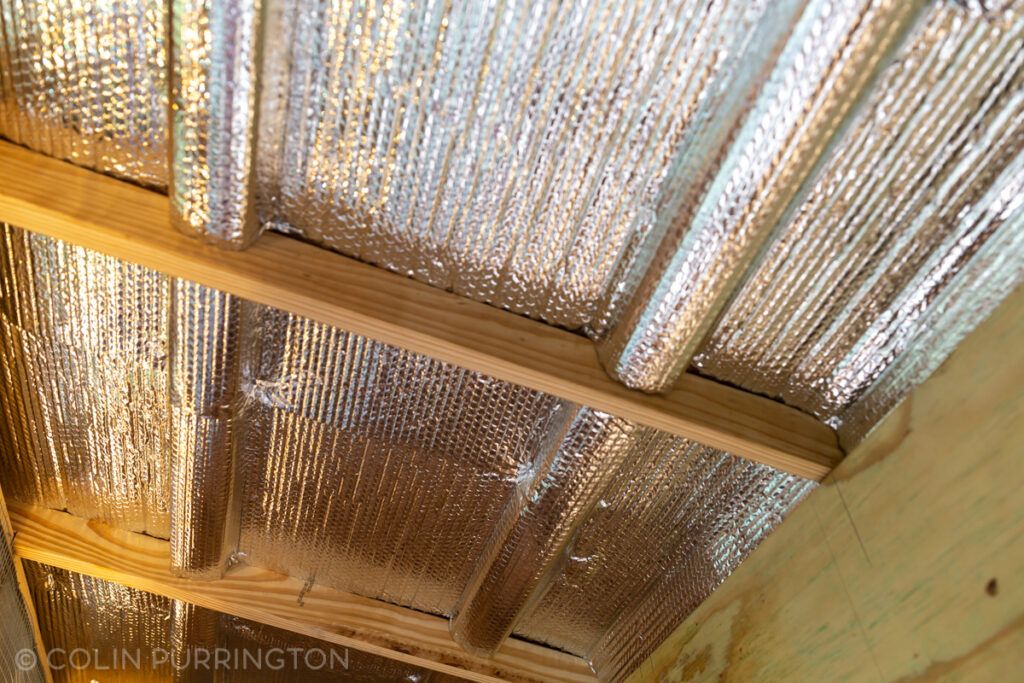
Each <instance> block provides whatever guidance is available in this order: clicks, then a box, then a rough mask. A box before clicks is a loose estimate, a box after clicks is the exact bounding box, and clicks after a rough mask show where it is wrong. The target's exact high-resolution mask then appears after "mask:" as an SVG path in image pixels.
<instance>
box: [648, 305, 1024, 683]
mask: <svg viewBox="0 0 1024 683" xmlns="http://www.w3.org/2000/svg"><path fill="white" fill-rule="evenodd" d="M1022 579H1024V288H1020V289H1018V291H1017V292H1016V293H1014V294H1013V295H1011V296H1010V297H1009V298H1008V299H1007V300H1006V301H1005V302H1004V303H1003V305H1002V306H1001V307H1000V308H999V309H997V311H996V312H995V313H994V314H993V315H992V317H991V318H990V319H989V320H987V321H986V322H985V323H983V324H982V325H981V326H979V328H978V329H977V330H975V331H974V333H972V334H971V335H970V336H968V338H967V339H966V340H965V341H964V342H963V343H962V344H961V345H960V347H959V348H958V349H957V350H956V351H955V352H954V353H953V354H952V355H951V356H950V358H949V359H948V360H947V361H946V363H945V364H943V366H942V367H941V368H940V369H939V370H938V371H937V372H936V373H935V374H934V375H933V376H932V377H931V378H930V379H929V380H928V381H927V382H925V383H924V384H922V385H921V386H920V387H918V388H917V389H916V390H915V391H913V392H912V393H911V395H910V396H909V397H908V398H907V399H906V400H904V401H903V403H902V404H901V405H900V406H899V407H898V408H897V409H896V410H895V412H894V413H892V414H891V415H889V416H888V417H887V418H886V419H885V420H884V421H883V422H882V423H881V424H880V425H879V427H878V428H877V429H876V430H875V431H874V432H873V433H872V434H871V435H869V436H868V438H867V439H866V440H865V441H864V442H863V443H862V444H861V445H859V446H858V447H857V448H855V449H854V450H853V451H852V452H851V453H850V455H849V456H848V457H847V459H846V460H845V461H844V462H843V463H842V464H841V465H840V466H839V467H838V468H837V469H836V470H835V471H834V472H833V473H832V474H831V475H830V476H829V477H828V478H827V479H826V480H825V482H824V484H823V485H822V486H821V487H820V488H819V489H818V490H816V491H815V492H814V493H812V494H811V495H810V496H809V497H808V499H807V500H806V501H804V502H803V503H802V504H801V505H800V506H799V507H798V508H797V509H796V510H795V511H794V512H793V513H792V514H791V515H790V516H789V518H787V520H786V521H785V523H783V524H782V526H781V527H780V528H779V529H778V530H776V531H775V533H774V534H772V535H771V536H770V537H768V538H767V539H766V540H765V542H764V543H763V544H762V545H761V546H760V547H759V548H758V549H757V550H756V551H754V553H752V554H751V556H750V557H749V558H747V560H746V561H745V562H744V563H743V564H742V565H741V566H740V567H739V569H738V570H737V571H736V572H735V573H734V574H733V575H732V576H730V577H729V579H728V580H726V582H725V583H724V584H723V585H722V586H721V587H720V588H719V589H718V590H717V591H716V592H715V593H713V594H712V595H711V597H710V598H708V600H707V601H706V602H705V603H704V604H702V605H701V606H700V607H699V608H697V610H696V611H695V612H694V613H693V614H692V615H691V616H690V617H689V618H688V619H687V620H686V621H685V622H684V623H683V624H682V625H681V626H679V628H678V629H676V631H675V632H674V633H673V634H672V635H671V636H670V637H669V638H668V639H667V640H666V641H665V642H664V643H663V644H662V645H661V646H660V647H659V648H658V649H657V650H656V651H655V653H654V654H653V656H651V657H650V658H649V659H648V660H647V661H646V662H645V663H644V664H643V665H641V666H640V667H639V669H638V670H637V671H636V672H634V674H633V676H632V679H631V680H633V681H680V680H687V681H689V680H721V681H733V680H735V681H745V680H751V679H754V678H758V679H769V680H803V681H838V680H843V681H861V680H864V681H872V682H875V681H890V680H909V679H913V680H937V679H940V678H942V679H945V678H949V679H956V680H978V681H998V680H1018V679H1019V678H1020V674H1021V664H1022V660H1021V654H1020V653H1021V651H1024V581H1022Z"/></svg>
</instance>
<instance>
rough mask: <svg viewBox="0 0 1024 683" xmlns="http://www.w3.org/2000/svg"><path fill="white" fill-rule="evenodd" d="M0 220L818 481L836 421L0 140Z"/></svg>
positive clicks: (831, 461)
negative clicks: (212, 238)
mask: <svg viewBox="0 0 1024 683" xmlns="http://www.w3.org/2000/svg"><path fill="white" fill-rule="evenodd" d="M0 221H4V222H7V223H10V224H11V225H14V226H17V227H19V228H24V229H27V230H31V231H33V232H38V233H42V234H45V235H48V236H50V237H54V238H57V239H60V240H65V241H67V242H70V243H73V244H77V245H81V246H84V247H87V248H89V249H93V250H95V251H98V252H101V253H105V254H109V255H111V256H115V257H117V258H120V259H123V260H126V261H130V262H134V263H138V264H140V265H143V266H146V267H149V268H153V269H155V270H158V271H160V272H163V273H167V274H169V275H173V276H176V277H181V278H185V279H188V280H192V281H195V282H199V283H200V284H203V285H207V286H209V287H213V288H216V289H220V290H223V291H226V292H230V293H231V294H234V295H237V296H239V297H242V298H245V299H248V300H250V301H255V302H258V303H262V304H267V305H270V306H275V307H277V308H281V309H284V310H287V311H290V312H292V313H296V314H299V315H303V316H306V317H309V318H311V319H313V320H317V321H319V322H324V323H328V324H330V325H334V326H337V327H339V328H341V329H344V330H347V331H350V332H354V333H356V334H360V335H364V336H366V337H370V338H372V339H376V340H379V341H381V342H384V343H387V344H392V345H395V346H399V347H402V348H406V349H409V350H410V351H414V352H416V353H422V354H425V355H428V356H432V357H434V358H438V359H440V360H442V361H445V362H448V363H452V364H455V365H459V366H461V367H464V368H468V369H470V370H475V371H478V372H482V373H485V374H487V375H490V376H492V377H495V378H497V379H500V380H505V381H508V382H513V383H516V384H519V385H522V386H526V387H529V388H531V389H535V390H538V391H543V392H546V393H549V394H552V395H555V396H559V397H561V398H564V399H568V400H570V401H574V402H576V403H580V404H583V405H587V406H590V407H593V408H596V409H598V410H602V411H605V412H608V413H611V414H614V415H617V416H620V417H623V418H627V419H630V420H633V421H636V422H639V423H641V424H644V425H648V426H651V427H656V428H658V429H662V430H665V431H667V432H670V433H673V434H676V435H679V436H684V437H687V438H691V439H694V440H696V441H700V442H701V443H704V444H707V445H709V446H713V447H715V448H721V449H723V450H726V451H729V452H731V453H734V454H736V455H739V456H742V457H745V458H748V459H750V460H754V461H757V462H762V463H766V464H769V465H772V466H774V467H777V468H779V469H782V470H785V471H788V472H792V473H794V474H798V475H801V476H804V477H808V478H811V479H815V480H820V479H821V478H822V477H824V476H825V475H826V474H827V473H828V472H829V471H830V470H831V469H832V468H833V467H834V466H835V465H836V464H837V463H838V462H839V461H840V460H841V458H842V453H841V451H840V449H839V447H838V444H837V440H836V435H835V433H834V432H833V431H832V430H831V429H830V428H828V427H827V426H826V425H824V424H822V423H821V422H819V421H818V420H815V419H814V418H813V417H811V416H809V415H806V414H804V413H801V412H800V411H798V410H794V409H792V408H788V407H786V406H784V405H782V404H781V403H777V402H775V401H771V400H769V399H766V398H763V397H760V396H756V395H754V394H751V393H748V392H744V391H741V390H738V389H734V388H732V387H728V386H725V385H722V384H719V383H717V382H713V381H711V380H707V379H704V378H701V377H698V376H696V375H692V374H684V375H683V377H682V378H681V379H680V380H679V383H678V384H677V386H676V388H675V390H674V391H672V392H671V393H670V394H668V395H665V396H654V395H649V394H644V393H641V392H637V391H632V390H630V389H627V388H626V387H624V386H623V385H622V384H620V383H619V382H617V381H615V380H613V379H611V378H610V377H609V376H608V375H607V374H606V373H605V372H604V370H603V369H602V368H601V366H600V364H599V362H598V359H597V354H596V353H595V351H594V348H593V345H592V343H591V342H590V341H589V340H588V339H586V338H585V337H582V336H580V335H577V334H573V333H571V332H568V331H565V330H562V329H559V328H556V327H553V326H550V325H546V324H543V323H540V322H536V321H533V320H529V319H527V318H524V317H522V316H518V315H515V314H513V313H509V312H507V311H502V310H499V309H497V308H495V307H492V306H488V305H486V304H482V303H478V302H475V301H471V300H469V299H466V298H464V297H460V296H457V295H455V294H451V293H448V292H445V291H442V290H440V289H436V288H433V287H429V286H427V285H423V284H421V283H418V282H415V281H413V280H411V279H408V278H405V277H402V276H400V275H396V274H394V273H390V272H388V271H385V270H384V269H381V268H377V267H374V266H369V265H365V264H362V263H359V262H357V261H354V260H351V259H348V258H345V257H344V256H341V255H339V254H336V253H333V252H330V251H328V250H326V249H321V248H319V247H316V246H313V245H309V244H305V243H303V242H301V241H299V240H296V239H292V238H289V237H286V236H283V235H279V234H276V233H269V234H266V235H264V236H263V237H261V238H260V239H259V240H258V241H257V242H256V244H255V245H254V246H252V247H251V248H249V249H247V250H245V251H241V252H229V251H224V250H220V249H217V248H215V247H213V246H208V245H204V244H201V243H200V242H198V241H196V240H194V239H192V238H189V237H187V236H185V235H183V234H181V233H179V232H178V231H176V230H174V229H173V228H172V227H171V223H170V212H169V206H168V199H167V197H166V196H164V195H161V194H158V193H155V192H151V191H148V190H145V189H142V188H140V187H137V186H134V185H131V184H129V183H126V182H122V181H118V180H115V179H112V178H108V177H105V176H103V175H100V174H98V173H93V172H91V171H87V170H84V169H81V168H77V167H75V166H73V165H71V164H68V163H65V162H61V161H57V160H54V159H50V158H48V157H45V156H43V155H41V154H36V153H33V152H30V151H28V150H25V149H23V148H20V147H17V146H15V145H12V144H10V143H2V142H0Z"/></svg>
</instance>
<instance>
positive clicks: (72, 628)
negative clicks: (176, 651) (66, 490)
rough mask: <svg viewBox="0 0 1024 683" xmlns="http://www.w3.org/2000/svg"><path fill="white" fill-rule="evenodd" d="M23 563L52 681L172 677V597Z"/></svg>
mask: <svg viewBox="0 0 1024 683" xmlns="http://www.w3.org/2000/svg"><path fill="white" fill-rule="evenodd" d="M24 565H25V574H26V580H27V582H28V586H29V590H30V591H31V593H32V601H33V602H34V603H35V608H36V616H37V618H38V619H39V631H40V634H41V635H42V638H43V642H44V643H45V644H46V647H47V650H48V651H49V652H50V653H51V654H50V657H51V659H50V661H51V663H52V664H53V666H52V667H51V671H52V673H53V674H54V681H55V683H58V682H59V683H94V681H99V680H102V681H104V683H108V682H109V683H119V682H121V681H124V682H125V683H128V682H129V681H130V682H132V683H136V682H139V681H142V682H146V683H149V682H152V683H166V682H167V681H168V680H170V679H171V670H170V662H169V653H170V649H169V646H170V630H171V623H172V622H171V619H170V616H171V600H170V599H168V598H164V597H161V596H157V595H152V594H151V593H146V592H143V591H140V590H135V589H134V588H128V587H127V586H122V585H120V584H117V583H111V582H109V581H104V580H102V579H95V578H93V577H91V576H84V575H82V574H76V573H74V572H70V571H67V570H64V569H57V568H55V567H50V566H48V565H43V564H37V563H35V562H25V563H24ZM164 653H167V655H168V657H167V658H165V657H164V656H163V654H164ZM126 655H127V658H128V659H127V661H126V660H125V656H126Z"/></svg>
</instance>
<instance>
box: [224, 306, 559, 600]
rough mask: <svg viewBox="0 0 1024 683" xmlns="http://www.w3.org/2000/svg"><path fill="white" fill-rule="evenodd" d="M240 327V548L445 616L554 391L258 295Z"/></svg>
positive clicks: (298, 571)
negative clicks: (362, 333) (264, 301)
mask: <svg viewBox="0 0 1024 683" xmlns="http://www.w3.org/2000/svg"><path fill="white" fill-rule="evenodd" d="M243 335H244V341H243V344H242V348H243V369H242V373H243V380H242V382H243V388H242V389H243V394H244V399H243V400H244V402H245V411H246V412H245V418H244V422H245V425H246V428H245V431H246V433H245V437H244V439H243V441H242V443H241V445H240V447H239V454H238V470H239V472H240V479H241V488H242V491H243V492H244V493H243V497H242V503H241V539H240V542H239V549H240V552H241V553H242V554H243V557H244V558H245V559H246V560H247V561H248V562H250V563H252V564H257V565H261V566H267V567H271V568H274V569H278V570H282V571H285V572H286V573H288V574H291V575H293V576H300V577H303V578H308V579H309V580H310V581H313V580H315V581H316V582H317V583H321V584H326V585H330V586H335V587H337V588H342V589H344V590H348V591H351V592H355V593H359V594H362V595H369V596H373V597H379V598H383V599H385V600H389V601H391V602H395V603H398V604H403V605H407V606H410V607H414V608H416V609H419V610H423V611H427V612H434V613H439V614H450V613H451V611H452V609H453V606H454V603H455V600H456V599H457V598H458V597H459V595H460V593H461V591H462V589H463V587H464V586H465V584H466V582H467V581H468V580H469V574H470V572H471V570H472V569H473V566H474V563H475V561H476V559H477V557H478V556H479V555H480V554H481V553H482V552H483V548H484V545H485V543H486V542H487V540H488V537H489V535H490V532H491V529H492V528H493V527H494V526H495V524H496V523H497V522H498V519H499V517H500V515H501V513H502V510H503V509H504V508H505V506H506V505H507V504H508V501H509V500H510V499H511V498H512V497H513V496H514V494H515V493H516V492H517V491H518V490H519V487H521V486H524V485H526V483H527V482H528V481H529V478H530V476H531V475H532V472H533V469H534V468H533V462H534V459H535V457H536V453H537V443H538V440H539V439H540V438H542V436H543V434H544V433H545V430H546V425H547V423H548V422H550V421H551V419H552V417H551V415H552V413H553V412H554V411H555V409H556V408H557V407H558V406H559V404H560V401H558V400H557V399H555V398H553V397H551V396H547V395H545V394H540V393H537V392H534V391H531V390H527V389H524V388H521V387H517V386H515V385H511V384H507V383H504V382H499V381H496V380H493V379H490V378H488V377H486V376H484V375H480V374H478V373H474V372H469V371H466V370H462V369H459V368H456V367H453V366H451V365H447V364H445V363H441V362H438V361H435V360H433V359H430V358H427V357H424V356H419V355H416V354H412V353H409V352H407V351H403V350H400V349H397V348H394V347H390V346H387V345H384V344H380V343H377V342H373V341H370V340H368V339H365V338H362V337H358V336H356V335H351V334H347V333H345V332H342V331H340V330H337V329H334V328H331V327H329V326H325V325H321V324H318V323H314V322H311V321H309V320H306V319H303V318H300V317H297V316H293V315H290V314H287V313H283V312H280V311H277V310H274V309H269V308H266V307H262V306H251V307H249V308H248V309H247V312H246V317H245V323H244V325H243Z"/></svg>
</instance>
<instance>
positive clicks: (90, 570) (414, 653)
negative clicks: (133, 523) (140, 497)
mask: <svg viewBox="0 0 1024 683" xmlns="http://www.w3.org/2000/svg"><path fill="white" fill-rule="evenodd" d="M9 512H10V518H11V522H12V523H13V525H14V530H15V532H16V533H15V536H14V551H15V553H16V555H17V556H18V557H19V558H22V559H26V560H32V561H35V562H40V563H43V564H47V565H50V566H53V567H59V568H61V569H67V570H69V571H73V572H78V573H80V574H86V575H88V576H93V577H96V578H100V579H105V580H108V581H113V582H116V583H119V584H122V585H125V586H129V587H131V588H136V589H139V590H143V591H148V592H150V593H155V594H157V595H163V596H165V597H168V598H172V599H176V600H182V601H185V602H189V603H192V604H194V605H199V606H201V607H206V608H209V609H212V610H215V611H217V612H223V613H226V614H231V615H234V616H237V617H242V618H243V619H250V620H252V621H257V622H260V623H262V624H268V625H270V626H275V627H277V628H282V629H285V630H288V631H293V632H295V633H300V634H303V635H306V636H312V637H314V638H319V639H321V640H324V641H327V642H329V643H332V644H335V645H339V646H342V647H348V648H352V649H354V650H360V651H363V652H368V653H370V654H374V655H379V656H382V657H387V658H390V659H394V660H398V661H401V662H406V663H408V664H414V665H416V666H420V667H423V668H426V669H430V670H433V671H440V672H443V673H448V674H452V675H456V676H459V677H461V678H465V679H467V680H471V681H486V682H488V683H493V682H496V681H552V682H555V681H561V682H563V683H585V682H586V683H592V682H593V681H596V680H597V678H596V676H595V675H594V674H593V673H592V672H591V670H590V667H589V666H588V665H587V663H586V662H584V661H583V660H582V659H580V658H579V657H574V656H572V655H569V654H565V653H563V652H559V651H557V650H552V649H550V648H546V647H543V646H541V645H535V644H533V643H528V642H525V641H522V640H518V639H516V638H509V639H507V640H506V641H505V643H504V644H503V645H502V646H501V649H500V650H498V652H497V654H496V655H495V656H494V657H493V658H481V657H474V656H473V655H470V654H467V653H466V652H465V651H464V650H462V648H460V647H459V646H458V645H457V644H456V643H455V641H454V640H452V637H451V635H450V634H449V632H448V620H447V619H444V618H442V617H437V616H433V615H430V614H424V613H422V612H417V611H415V610H411V609H408V608H405V607H399V606H396V605H391V604H389V603H386V602H381V601H379V600H372V599H370V598H363V597H359V596H356V595H352V594H350V593H345V592H342V591H336V590H333V589H330V588H324V587H322V586H316V585H314V586H313V587H312V588H311V589H308V590H307V587H306V586H304V584H303V582H302V581H299V580H298V579H294V578H290V577H287V576H285V575H283V574H277V573H275V572H271V571H269V570H265V569H259V568H256V567H248V566H237V567H234V568H232V569H230V570H228V572H227V574H225V576H224V578H222V579H218V580H215V581H195V580H190V579H182V578H178V577H176V576H173V575H172V574H171V573H170V570H169V569H168V568H169V567H170V548H169V544H168V542H167V541H164V540H161V539H158V538H153V537H152V536H146V535H143V534H136V533H132V532H128V531H119V530H117V529H114V528H113V527H111V526H108V525H106V524H103V523H102V522H96V521H87V520H84V519H81V518H78V517H75V516H73V515H70V514H67V513H64V512H57V511H54V510H46V509H43V508H38V507H32V506H25V505H19V504H14V503H12V504H11V505H10V506H9Z"/></svg>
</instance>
